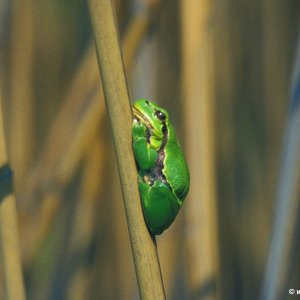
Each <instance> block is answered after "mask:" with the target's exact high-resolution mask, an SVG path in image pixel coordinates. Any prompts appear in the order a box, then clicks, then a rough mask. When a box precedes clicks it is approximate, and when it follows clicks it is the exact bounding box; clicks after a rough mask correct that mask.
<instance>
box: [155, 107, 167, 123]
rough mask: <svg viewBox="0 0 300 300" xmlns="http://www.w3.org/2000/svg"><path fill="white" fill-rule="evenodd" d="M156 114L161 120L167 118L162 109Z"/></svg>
mask: <svg viewBox="0 0 300 300" xmlns="http://www.w3.org/2000/svg"><path fill="white" fill-rule="evenodd" d="M155 115H156V117H157V118H158V119H159V120H160V121H165V119H166V115H165V114H164V113H163V112H162V111H160V110H157V111H156V112H155Z"/></svg>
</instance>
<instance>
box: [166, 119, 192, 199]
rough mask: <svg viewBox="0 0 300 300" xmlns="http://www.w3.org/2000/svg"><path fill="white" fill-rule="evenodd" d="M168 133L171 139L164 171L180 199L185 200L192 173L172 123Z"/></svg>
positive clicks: (167, 145)
mask: <svg viewBox="0 0 300 300" xmlns="http://www.w3.org/2000/svg"><path fill="white" fill-rule="evenodd" d="M168 135H169V139H168V142H167V144H166V147H165V150H166V151H165V153H166V154H165V155H166V159H165V161H166V166H167V168H164V170H163V173H164V174H165V175H166V177H167V178H168V182H169V183H170V185H171V187H173V190H174V192H175V194H176V196H177V197H178V199H179V200H180V201H183V200H184V198H185V197H186V195H187V193H188V191H189V184H190V174H189V170H188V166H187V163H186V160H185V157H184V154H183V152H182V149H181V147H180V144H179V142H178V140H177V138H176V135H175V131H174V128H173V127H172V125H170V127H169V132H168Z"/></svg>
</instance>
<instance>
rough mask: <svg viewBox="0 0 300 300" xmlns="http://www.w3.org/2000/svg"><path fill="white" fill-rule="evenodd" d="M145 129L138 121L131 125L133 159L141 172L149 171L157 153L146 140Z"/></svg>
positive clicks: (134, 120) (135, 120)
mask: <svg viewBox="0 0 300 300" xmlns="http://www.w3.org/2000/svg"><path fill="white" fill-rule="evenodd" d="M147 135H148V133H147V128H146V126H145V125H144V124H142V123H141V122H140V121H139V120H138V119H136V118H134V119H133V123H132V139H133V152H134V156H135V159H136V161H137V163H138V165H139V167H140V169H142V170H149V169H151V168H152V167H153V166H154V165H155V163H156V160H157V156H158V154H157V152H156V150H155V149H154V148H153V147H152V146H151V144H150V142H149V141H148V140H147V139H148V137H147Z"/></svg>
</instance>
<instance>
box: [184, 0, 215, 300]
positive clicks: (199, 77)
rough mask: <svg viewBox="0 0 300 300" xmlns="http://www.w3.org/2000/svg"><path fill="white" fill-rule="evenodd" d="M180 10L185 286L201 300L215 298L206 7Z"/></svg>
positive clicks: (209, 48)
mask: <svg viewBox="0 0 300 300" xmlns="http://www.w3.org/2000/svg"><path fill="white" fill-rule="evenodd" d="M181 8H182V9H181V11H182V54H183V57H182V61H183V78H182V83H183V85H182V97H183V99H185V101H186V105H185V106H184V107H185V118H184V119H185V120H186V122H187V123H186V124H185V127H186V128H188V134H187V135H186V143H185V145H186V153H187V158H188V164H189V167H190V173H191V187H190V192H189V197H188V201H187V203H186V207H185V211H186V213H187V215H188V218H187V221H186V226H187V235H186V242H187V249H188V253H189V261H188V275H189V285H190V290H191V293H192V295H191V296H192V297H193V298H201V297H202V296H201V295H203V293H206V297H205V299H217V296H218V293H217V284H218V272H219V265H218V261H219V259H218V245H217V214H216V187H215V181H216V179H215V170H214V169H215V166H214V161H215V159H214V145H213V140H214V118H213V116H214V101H213V96H214V95H213V56H212V55H213V51H212V50H213V48H212V47H213V43H212V42H213V36H212V34H213V32H212V30H211V29H212V26H211V19H212V15H211V14H212V4H211V3H210V1H204V2H203V1H201V3H200V2H196V1H193V2H192V3H191V2H189V1H182V2H181ZM199 86H200V87H199Z"/></svg>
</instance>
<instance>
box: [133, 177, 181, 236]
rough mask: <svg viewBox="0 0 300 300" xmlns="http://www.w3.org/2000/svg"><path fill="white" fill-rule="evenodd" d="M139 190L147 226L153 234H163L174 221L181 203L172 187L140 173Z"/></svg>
mask: <svg viewBox="0 0 300 300" xmlns="http://www.w3.org/2000/svg"><path fill="white" fill-rule="evenodd" d="M139 191H140V195H141V199H142V207H143V213H144V217H145V220H146V223H147V226H148V228H149V230H150V231H151V233H152V234H155V235H158V234H161V233H162V232H163V231H164V230H165V229H167V228H168V227H169V226H170V225H171V224H172V222H173V221H174V219H175V217H176V215H177V213H178V211H179V209H180V204H179V201H178V199H177V197H176V195H175V194H174V193H173V191H172V190H171V188H170V187H169V186H168V185H167V184H165V183H163V182H162V181H160V180H155V181H154V183H153V184H150V183H148V182H147V181H146V182H145V181H144V178H143V176H142V175H141V174H140V175H139Z"/></svg>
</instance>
